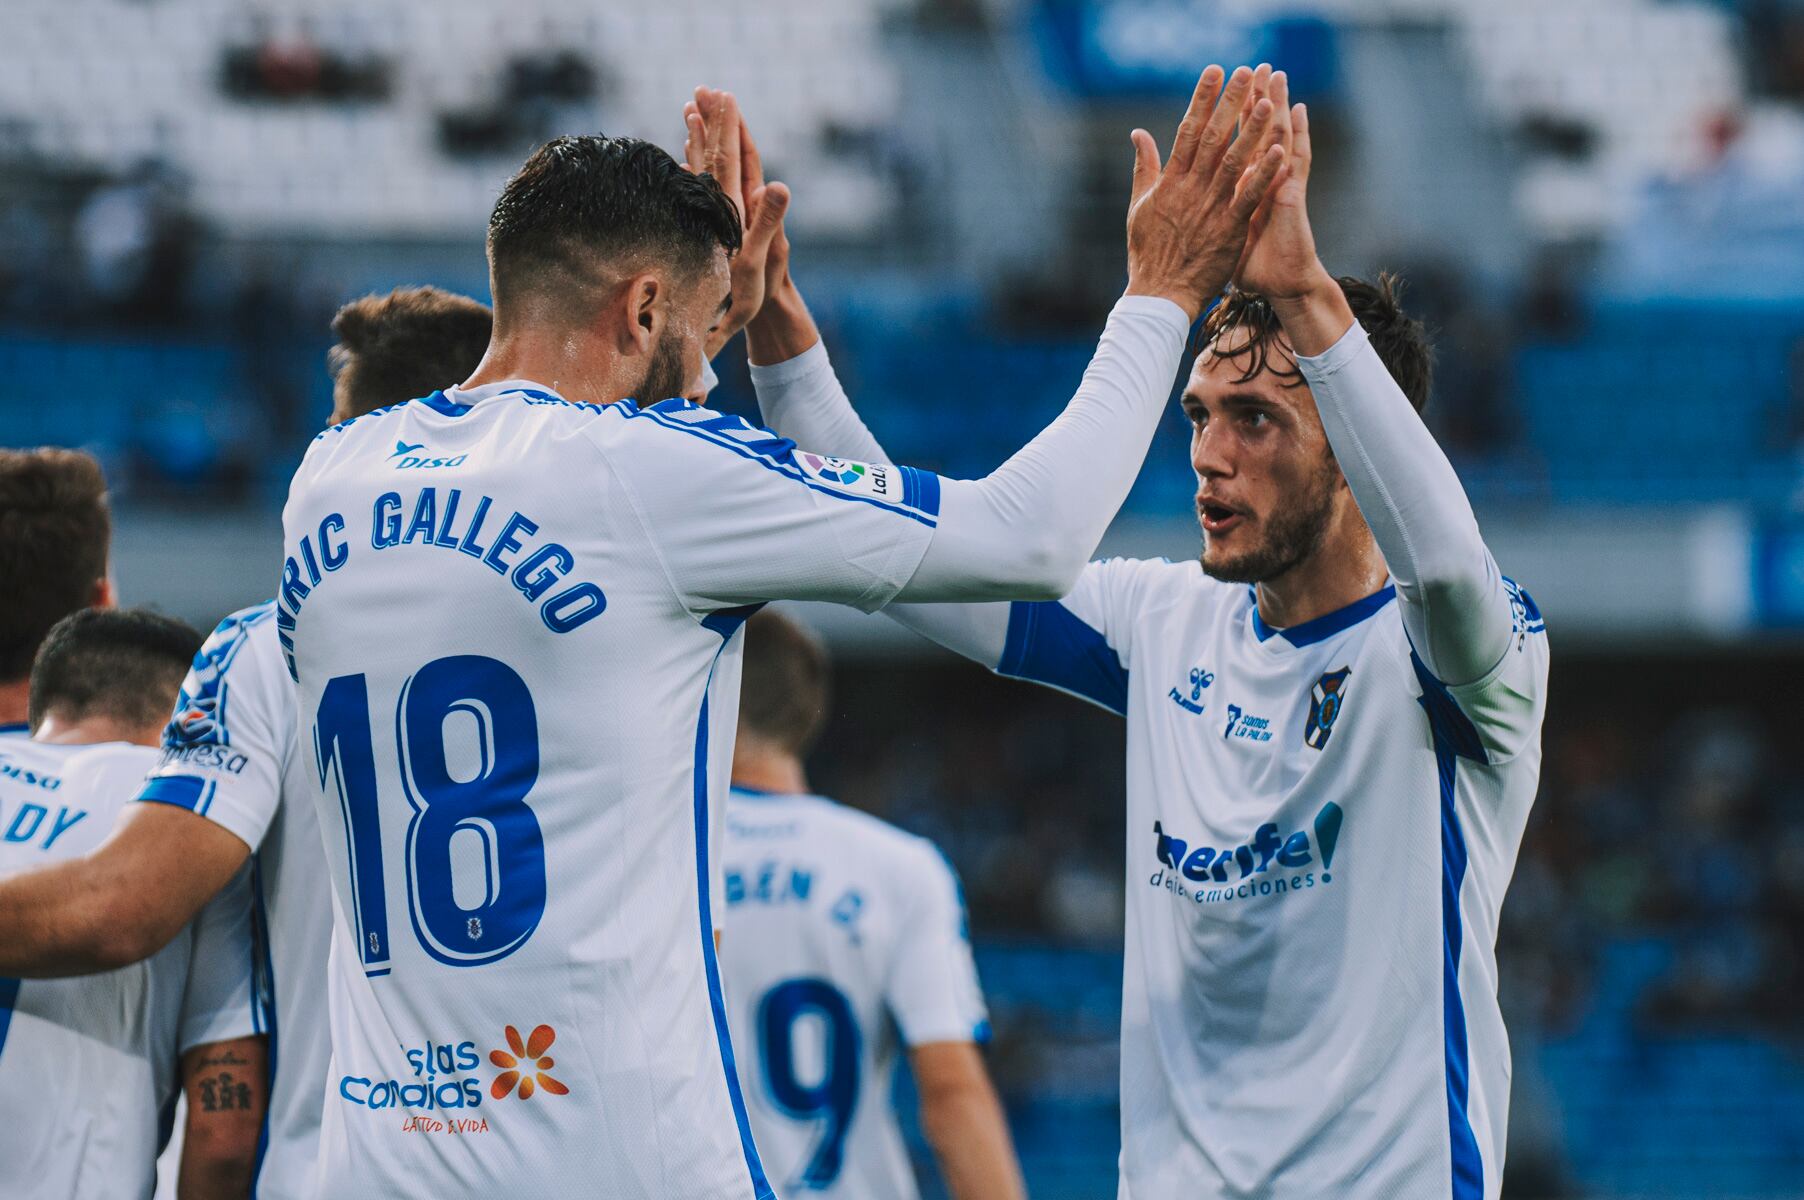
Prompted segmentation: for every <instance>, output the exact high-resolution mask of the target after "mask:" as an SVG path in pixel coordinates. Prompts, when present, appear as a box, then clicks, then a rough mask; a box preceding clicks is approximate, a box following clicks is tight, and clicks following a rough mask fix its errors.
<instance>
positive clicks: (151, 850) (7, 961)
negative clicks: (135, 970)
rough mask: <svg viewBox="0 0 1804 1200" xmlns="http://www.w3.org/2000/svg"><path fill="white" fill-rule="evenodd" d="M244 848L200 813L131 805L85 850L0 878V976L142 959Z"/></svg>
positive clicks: (79, 971) (80, 971) (190, 913)
mask: <svg viewBox="0 0 1804 1200" xmlns="http://www.w3.org/2000/svg"><path fill="white" fill-rule="evenodd" d="M249 853H250V849H249V847H247V846H246V845H245V844H244V843H243V842H242V841H240V840H239V839H238V838H237V837H235V836H234V835H232V834H231V833H228V832H227V831H226V830H225V829H223V828H221V827H220V826H218V825H215V824H214V823H213V822H211V821H209V820H207V819H206V818H204V817H197V816H195V815H194V814H193V813H191V812H187V811H184V810H182V809H179V808H172V807H169V806H166V805H161V804H129V805H127V806H126V807H125V809H124V811H123V812H122V813H121V814H120V817H119V822H118V824H117V825H116V826H115V827H114V829H113V832H112V833H111V835H109V836H108V838H107V840H106V841H104V842H102V843H101V844H100V845H99V846H97V847H95V849H94V850H92V851H90V852H89V853H88V854H86V855H83V856H82V857H81V858H75V859H70V860H68V861H66V862H61V863H56V864H54V865H52V866H48V867H44V868H42V869H40V870H36V871H26V872H23V873H21V874H18V875H14V876H11V877H9V878H7V879H4V880H0V929H4V930H5V931H6V935H5V936H4V937H0V975H13V976H22V977H25V978H50V977H55V976H62V975H87V974H91V973H93V972H95V971H110V970H113V969H114V968H116V967H123V966H127V965H129V964H131V963H135V962H139V961H141V960H143V959H146V958H149V957H150V956H151V955H152V954H155V953H156V952H157V951H158V950H161V949H162V948H163V947H164V946H166V945H168V944H169V942H170V940H171V939H173V938H174V937H175V935H176V934H177V933H179V932H181V929H182V927H183V926H184V925H186V924H187V923H188V922H189V921H191V920H193V919H194V917H195V915H196V914H197V913H199V912H200V910H201V907H202V906H203V905H204V904H206V902H207V901H208V900H209V899H211V898H212V896H213V895H214V893H216V892H217V891H219V889H220V887H221V886H223V885H224V884H225V882H226V881H227V880H229V879H231V878H232V875H233V874H234V873H235V872H236V871H237V870H238V869H239V867H241V866H243V865H244V860H245V858H246V856H247V855H249Z"/></svg>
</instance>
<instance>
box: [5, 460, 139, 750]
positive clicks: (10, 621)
mask: <svg viewBox="0 0 1804 1200" xmlns="http://www.w3.org/2000/svg"><path fill="white" fill-rule="evenodd" d="M112 537H113V523H112V516H111V514H110V513H109V512H108V510H107V499H106V476H105V475H103V474H101V471H100V464H99V463H98V462H96V461H95V459H94V456H93V455H91V454H84V453H82V452H81V451H79V450H60V449H55V448H52V447H45V448H43V449H40V450H0V595H3V596H5V597H6V603H5V605H4V606H0V738H6V737H20V738H23V737H25V736H27V735H28V733H29V730H28V728H27V726H26V721H25V715H26V706H27V699H26V696H27V690H28V688H27V685H28V683H29V677H30V674H31V660H32V656H33V655H35V654H36V653H37V652H38V646H39V645H41V644H42V643H43V641H44V635H45V634H46V633H48V632H49V631H50V627H51V626H52V625H54V624H56V623H57V622H58V621H60V620H62V619H63V618H64V617H66V616H68V615H69V614H70V613H72V612H75V611H77V610H79V609H83V608H94V607H108V606H110V605H111V604H112V603H113V600H114V588H113V580H112V576H111V575H110V574H109V572H108V570H107V553H108V549H109V546H110V544H111V542H112Z"/></svg>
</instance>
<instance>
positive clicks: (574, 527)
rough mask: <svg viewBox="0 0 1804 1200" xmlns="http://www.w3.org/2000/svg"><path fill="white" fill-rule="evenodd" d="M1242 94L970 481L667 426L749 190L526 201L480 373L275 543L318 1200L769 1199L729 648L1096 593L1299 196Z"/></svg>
mask: <svg viewBox="0 0 1804 1200" xmlns="http://www.w3.org/2000/svg"><path fill="white" fill-rule="evenodd" d="M1219 81H1220V72H1219V71H1217V72H1215V73H1214V77H1213V82H1212V81H1211V80H1208V79H1205V80H1204V84H1205V85H1206V86H1204V87H1199V95H1198V97H1197V99H1196V101H1195V103H1194V105H1193V108H1192V111H1191V112H1190V114H1188V116H1187V117H1186V120H1185V122H1184V125H1183V127H1182V129H1181V131H1180V135H1179V137H1178V139H1177V141H1176V143H1175V144H1174V146H1173V149H1172V154H1171V160H1170V163H1169V164H1168V165H1167V166H1166V167H1165V168H1164V169H1163V170H1161V169H1159V167H1158V165H1157V158H1156V153H1155V152H1153V151H1152V148H1151V139H1150V138H1148V137H1146V136H1145V135H1140V137H1141V140H1142V142H1143V143H1144V144H1143V146H1142V155H1141V169H1140V170H1139V171H1138V172H1137V173H1136V186H1135V189H1134V200H1133V206H1132V209H1131V212H1130V216H1129V220H1128V249H1129V253H1128V260H1129V261H1128V274H1129V288H1128V290H1129V293H1130V294H1129V295H1128V296H1126V297H1125V298H1124V299H1123V301H1122V302H1121V303H1120V304H1119V305H1118V306H1117V308H1116V311H1115V313H1114V314H1113V316H1112V317H1111V319H1110V323H1109V326H1108V329H1107V331H1106V332H1105V334H1104V337H1103V341H1102V345H1101V347H1100V349H1099V352H1098V354H1097V357H1096V359H1095V360H1094V362H1093V363H1092V366H1091V368H1090V370H1089V372H1088V373H1087V375H1086V378H1085V381H1084V383H1083V385H1082V386H1081V387H1080V388H1079V391H1078V394H1077V395H1076V396H1075V397H1074V398H1073V400H1072V402H1071V404H1070V405H1069V407H1068V408H1067V410H1066V411H1065V413H1064V415H1063V416H1062V417H1061V418H1060V419H1059V420H1058V421H1056V422H1054V423H1053V425H1051V426H1050V427H1049V428H1048V429H1047V430H1046V431H1044V432H1043V433H1042V434H1041V435H1040V436H1039V437H1037V438H1036V439H1035V440H1034V441H1033V442H1031V443H1030V444H1029V445H1028V446H1027V447H1026V448H1024V449H1023V450H1022V451H1021V452H1020V453H1018V454H1017V455H1015V456H1014V457H1013V458H1011V459H1010V460H1009V462H1007V463H1005V464H1004V465H1003V466H1002V467H1001V468H1000V469H998V471H996V472H995V473H993V474H992V475H990V476H989V477H987V478H985V479H982V480H976V481H954V480H940V479H938V478H936V477H935V476H932V475H930V474H927V473H925V472H921V471H915V470H911V469H907V468H901V467H894V466H889V465H885V464H881V463H847V462H840V461H837V460H829V459H823V458H821V457H818V456H812V455H808V454H804V453H801V452H799V451H797V450H796V449H795V447H794V446H792V445H791V444H790V443H788V442H785V441H783V440H782V439H780V438H776V437H774V436H773V435H771V434H769V433H767V432H765V431H762V430H758V429H755V428H752V427H750V426H748V425H746V424H744V423H743V422H741V421H738V420H736V419H734V418H730V417H721V416H718V415H716V414H713V413H710V412H709V411H708V410H706V409H701V408H696V407H694V406H692V405H689V404H686V403H684V402H682V401H681V400H675V399H671V400H665V399H662V398H663V397H670V396H674V395H675V394H677V393H679V392H681V391H682V390H683V389H684V388H685V386H686V385H687V384H688V383H689V381H691V380H694V379H696V378H697V377H698V375H699V368H700V362H701V357H702V353H703V347H704V343H705V341H706V339H707V336H708V334H709V332H710V331H711V330H714V329H716V326H717V322H718V321H719V320H720V318H721V315H722V314H723V313H724V312H725V311H726V310H727V308H728V305H729V303H730V297H729V294H728V277H729V268H728V259H729V256H730V252H731V251H732V250H734V249H736V248H737V247H738V246H739V245H740V244H741V241H742V238H743V236H744V227H743V226H742V223H741V219H740V216H739V212H738V211H735V209H736V205H735V202H734V197H733V195H732V193H733V192H735V191H737V190H738V189H737V181H736V180H728V181H726V182H727V184H728V190H727V191H723V190H722V185H721V184H719V183H716V182H715V181H714V180H713V179H711V178H708V177H704V176H698V175H694V174H690V173H688V172H686V171H684V170H683V169H682V168H680V167H679V166H678V165H677V164H676V163H675V162H674V161H673V160H671V159H670V157H669V156H668V155H667V154H665V153H664V152H663V151H661V150H659V149H657V148H656V147H654V146H652V145H650V144H648V143H644V142H639V141H636V140H633V139H625V138H620V139H610V138H603V137H580V138H559V139H556V140H554V141H552V142H550V143H549V144H547V145H546V146H545V147H543V148H542V149H541V150H540V151H539V152H538V153H536V154H535V155H534V156H533V157H532V158H531V159H530V160H529V161H528V163H527V164H526V166H525V167H524V168H522V170H521V171H520V172H519V174H517V175H516V176H515V177H514V178H513V179H512V180H510V181H509V183H508V184H507V186H506V187H505V188H504V189H503V191H502V194H501V197H500V199H499V200H498V202H497V203H496V206H495V209H494V213H493V215H492V217H491V220H490V227H489V246H488V248H489V259H490V278H491V293H492V295H493V297H494V311H495V318H494V337H493V341H492V342H491V344H490V347H489V350H488V354H487V355H486V357H485V358H484V361H483V363H482V365H481V366H480V367H479V368H478V370H477V371H476V373H475V374H474V375H473V376H472V377H471V378H470V379H469V380H468V381H466V382H465V384H464V385H463V386H461V387H457V388H450V389H447V390H446V391H444V392H443V393H440V394H437V395H434V396H432V397H430V398H427V399H425V400H422V401H419V402H416V403H410V404H406V405H402V406H400V407H398V408H395V409H392V410H389V411H387V412H383V413H379V414H374V415H371V416H367V417H362V418H359V419H357V420H356V421H353V422H350V423H348V424H345V425H340V426H337V427H335V428H333V429H332V430H329V431H328V432H326V433H325V434H323V435H322V436H321V437H320V438H319V439H318V440H317V441H316V442H315V444H314V446H313V448H312V449H311V450H310V451H309V453H308V455H307V458H306V459H305V461H304V462H303V463H302V465H301V467H300V469H299V471H298V472H297V473H296V476H295V479H294V482H293V484H292V486H291V488H290V492H289V498H288V504H287V506H286V508H285V510H284V514H283V526H284V531H285V536H286V549H287V560H286V562H285V564H284V568H283V582H282V586H281V589H280V593H279V595H278V597H277V602H276V610H275V612H276V616H275V618H274V619H275V621H276V624H277V632H278V635H279V637H280V638H281V640H282V641H283V643H284V648H285V649H286V650H287V651H288V658H289V666H290V669H291V671H292V672H293V673H294V675H295V678H296V680H297V682H298V684H299V688H298V696H297V700H298V704H299V720H300V723H301V725H300V727H301V729H302V730H303V731H304V732H303V734H302V739H301V745H302V747H303V754H307V753H309V752H310V753H311V758H310V759H309V764H310V765H311V766H313V767H314V768H315V769H316V770H317V774H316V775H315V776H314V779H315V780H316V781H323V787H322V788H321V790H320V793H319V796H318V799H319V811H320V814H321V820H322V824H323V826H324V828H325V831H326V834H327V837H326V844H327V847H328V852H329V854H330V857H331V859H332V872H331V877H332V885H333V888H334V891H335V895H336V900H337V903H336V905H335V917H336V927H335V941H334V947H333V951H334V952H333V955H332V959H331V964H330V980H329V982H330V986H331V988H332V989H333V998H332V1005H331V1020H332V1050H333V1064H332V1068H331V1074H330V1080H329V1087H328V1103H327V1108H326V1115H325V1124H324V1129H323V1133H322V1137H321V1161H320V1168H321V1169H320V1188H319V1194H320V1195H321V1196H326V1197H353V1196H354V1197H364V1196H371V1195H384V1194H393V1193H406V1194H434V1195H436V1194H446V1193H450V1194H458V1195H466V1194H478V1193H482V1194H489V1193H499V1194H508V1195H524V1194H533V1193H539V1192H553V1191H561V1190H565V1189H567V1188H568V1187H570V1186H571V1184H572V1181H573V1180H594V1181H596V1186H597V1187H599V1188H602V1189H604V1190H606V1191H607V1192H608V1193H609V1194H611V1195H620V1196H640V1195H644V1196H657V1197H660V1198H662V1200H692V1198H693V1200H700V1198H703V1197H706V1198H708V1200H717V1198H718V1197H724V1196H758V1197H763V1196H768V1195H770V1194H771V1189H770V1185H769V1183H768V1181H767V1180H766V1178H765V1172H764V1170H763V1167H762V1165H761V1164H760V1162H759V1159H758V1155H757V1152H756V1150H755V1148H754V1146H753V1143H752V1139H751V1136H750V1133H749V1129H748V1125H747V1117H746V1112H745V1106H744V1101H743V1098H742V1096H741V1095H740V1092H739V1087H738V1083H737V1079H736V1078H735V1074H734V1067H733V1062H732V1050H731V1043H730V1039H729V1037H728V1035H727V1028H726V1026H727V1020H726V1013H725V1010H724V1005H723V1003H722V999H721V992H720V980H719V974H718V968H717V964H716V960H715V955H714V942H713V936H712V922H711V896H710V892H711V882H712V878H713V876H714V855H715V853H716V852H717V849H716V848H717V846H718V836H717V832H718V831H717V829H716V823H717V820H718V816H717V814H718V813H719V811H720V804H721V803H722V802H723V801H724V798H725V785H726V782H727V779H726V768H727V766H728V759H727V755H728V754H729V753H730V750H731V746H732V733H733V726H734V724H735V716H736V709H737V704H736V700H737V685H738V663H739V648H740V639H739V636H738V632H739V627H740V624H741V623H742V621H743V620H744V618H745V617H746V616H747V615H748V614H749V612H750V610H751V608H752V606H755V605H757V604H760V603H762V602H764V601H766V600H770V599H776V598H785V597H796V598H813V599H824V600H832V601H838V602H842V603H847V604H856V605H861V606H863V607H865V608H871V609H875V608H880V607H882V606H883V605H885V604H887V603H888V602H889V601H890V600H892V599H895V598H896V597H898V596H900V597H902V598H905V599H918V600H951V599H988V598H1007V597H1013V596H1022V595H1027V596H1052V595H1058V594H1062V593H1063V592H1065V591H1066V590H1068V588H1069V585H1070V582H1071V581H1072V580H1073V579H1074V578H1075V577H1076V574H1077V572H1078V571H1079V570H1080V569H1081V567H1082V562H1083V560H1084V559H1085V558H1086V557H1087V556H1088V554H1089V552H1090V551H1091V549H1092V548H1093V547H1094V545H1095V543H1096V540H1097V538H1098V537H1100V535H1101V533H1102V530H1103V528H1104V527H1105V526H1106V525H1107V523H1108V520H1109V518H1110V516H1111V515H1112V514H1113V512H1114V510H1115V509H1116V507H1117V506H1118V505H1119V504H1120V502H1121V500H1122V498H1123V497H1124V496H1125V495H1126V492H1127V488H1128V486H1129V484H1130V482H1131V481H1132V479H1133V476H1134V474H1135V473H1136V471H1137V469H1138V465H1139V461H1140V458H1141V457H1142V456H1143V455H1144V453H1145V450H1146V446H1147V444H1148V442H1149V440H1150V437H1151V434H1152V430H1153V426H1154V424H1155V423H1156V421H1157V418H1158V413H1159V410H1160V408H1161V407H1162V404H1163V397H1164V395H1165V394H1166V392H1167V389H1168V388H1169V385H1170V380H1171V378H1172V377H1173V376H1174V375H1175V372H1176V368H1177V365H1178V358H1179V356H1180V354H1181V353H1182V343H1183V339H1184V336H1185V333H1186V330H1187V327H1188V324H1189V322H1190V321H1191V320H1192V319H1193V318H1194V317H1195V316H1196V314H1197V313H1198V312H1200V311H1201V308H1202V304H1203V300H1204V298H1205V297H1206V296H1207V295H1210V294H1212V293H1213V292H1214V291H1216V290H1219V288H1220V287H1221V286H1222V285H1223V284H1225V283H1226V281H1227V279H1228V277H1229V275H1230V274H1231V272H1232V270H1233V266H1234V263H1235V262H1236V261H1237V260H1238V259H1239V257H1240V255H1241V253H1242V252H1243V250H1244V248H1245V243H1246V227H1247V222H1248V221H1249V220H1250V219H1251V215H1252V213H1253V211H1254V209H1255V208H1257V206H1258V204H1259V203H1260V201H1261V199H1262V198H1263V197H1264V195H1265V193H1266V191H1267V190H1268V188H1269V186H1270V184H1271V182H1272V181H1273V180H1274V179H1276V178H1277V177H1278V175H1279V174H1280V172H1281V171H1282V159H1283V155H1282V152H1281V148H1280V147H1278V146H1277V145H1276V144H1275V141H1274V140H1273V137H1272V130H1273V129H1274V128H1275V127H1276V121H1275V115H1276V114H1275V112H1274V110H1273V109H1272V107H1271V105H1270V104H1269V103H1262V104H1261V105H1260V106H1258V107H1257V108H1255V109H1254V110H1253V112H1252V114H1251V116H1250V118H1249V120H1248V123H1247V126H1246V129H1245V132H1244V133H1243V134H1242V136H1241V137H1240V138H1238V139H1230V137H1229V136H1228V134H1229V130H1230V129H1231V127H1232V125H1233V123H1234V121H1235V120H1236V119H1237V118H1238V117H1240V116H1241V115H1243V114H1242V113H1241V105H1240V101H1241V98H1242V96H1243V95H1244V93H1245V91H1246V81H1245V80H1244V79H1237V81H1236V84H1235V85H1234V87H1232V88H1230V89H1229V94H1228V97H1227V99H1226V100H1224V101H1223V103H1222V104H1221V105H1220V106H1217V105H1216V104H1215V103H1214V97H1215V93H1216V90H1217V89H1218V88H1219ZM1204 93H1206V95H1205V94H1204ZM1248 167H1251V168H1252V170H1251V171H1250V172H1249V171H1247V170H1246V168H1248ZM772 186H776V185H772ZM767 195H768V192H767ZM738 199H739V200H741V201H743V199H744V198H743V196H740V197H738ZM737 207H738V208H739V211H743V205H742V204H741V205H738V206H737ZM756 249H757V247H756V246H755V245H754V250H756ZM621 396H635V397H638V398H640V399H642V400H644V401H646V406H645V407H640V406H639V405H637V404H635V403H630V402H626V401H621V402H619V403H615V401H616V400H617V399H618V398H619V397H621ZM397 454H404V456H405V457H409V458H413V459H417V460H418V461H419V462H420V464H421V465H420V466H417V467H411V468H402V467H400V466H398V465H397V463H398V461H400V460H398V459H397V458H396V456H397ZM1029 513H1031V514H1034V515H1035V517H1036V518H1037V521H1036V524H1035V529H1036V530H1037V532H1029V531H1027V529H1026V525H1025V517H1026V515H1027V514H1029Z"/></svg>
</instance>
